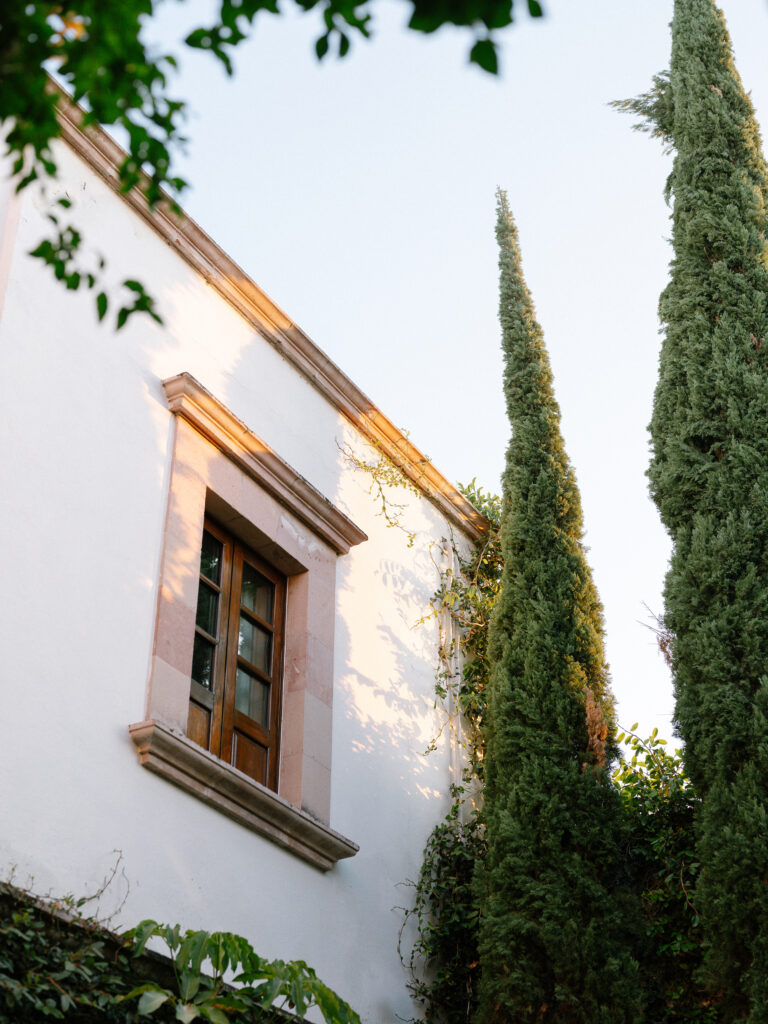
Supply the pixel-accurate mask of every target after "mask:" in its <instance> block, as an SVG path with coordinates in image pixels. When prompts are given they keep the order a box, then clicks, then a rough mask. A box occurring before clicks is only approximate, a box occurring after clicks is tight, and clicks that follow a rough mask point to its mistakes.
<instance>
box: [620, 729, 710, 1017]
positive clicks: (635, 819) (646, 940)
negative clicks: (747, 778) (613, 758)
mask: <svg viewBox="0 0 768 1024" xmlns="http://www.w3.org/2000/svg"><path fill="white" fill-rule="evenodd" d="M633 728H636V726H633ZM618 739H619V741H620V742H621V741H623V740H625V739H626V741H627V743H628V745H629V748H630V757H629V759H628V760H627V759H625V760H622V762H621V764H620V765H619V766H618V767H617V768H616V770H615V771H614V773H613V781H614V784H615V785H616V786H617V787H618V790H619V793H620V794H621V798H622V803H623V805H624V813H625V815H626V820H627V841H626V857H627V871H628V872H629V875H630V878H631V882H632V890H633V893H634V895H635V898H636V899H637V900H638V901H639V903H640V906H641V910H642V922H641V923H642V928H641V930H640V932H639V934H638V935H637V947H636V950H637V958H638V961H639V964H640V986H641V989H642V993H643V1020H644V1021H647V1022H648V1024H694V1022H696V1024H715V1022H716V1021H718V1020H719V1018H718V1015H717V1006H716V1004H715V1003H714V1002H713V1001H712V1000H711V999H710V998H709V997H708V996H707V994H706V992H705V991H704V990H703V989H702V987H701V985H700V984H699V982H698V971H699V968H700V967H701V963H702V959H703V955H704V944H703V934H702V932H703V929H702V923H701V919H700V917H699V914H698V913H697V911H696V907H695V900H696V895H695V892H696V883H697V881H698V875H699V864H698V860H697V858H696V853H695V849H694V826H695V816H696V811H697V809H698V803H699V802H698V800H697V798H696V794H695V792H694V789H693V786H692V784H691V782H690V780H689V779H688V778H687V777H686V775H685V769H684V767H683V761H682V757H681V755H680V753H679V752H678V751H676V752H674V753H670V752H669V751H668V750H666V749H665V748H666V740H663V739H661V738H659V736H658V734H657V731H656V730H655V729H654V731H653V732H652V733H651V735H650V736H649V737H648V738H647V739H645V740H641V739H640V738H639V737H638V736H637V735H635V734H634V733H633V732H631V731H629V732H628V733H627V734H626V735H625V734H624V733H622V734H620V735H619V737H618Z"/></svg>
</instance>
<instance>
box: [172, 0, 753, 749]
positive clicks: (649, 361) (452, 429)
mask: <svg viewBox="0 0 768 1024" xmlns="http://www.w3.org/2000/svg"><path fill="white" fill-rule="evenodd" d="M515 6H516V7H517V8H519V11H520V13H519V15H518V22H517V24H516V25H514V26H512V27H511V28H510V29H508V30H507V31H506V32H505V33H503V34H502V35H501V37H500V38H501V40H502V44H503V46H502V68H501V74H500V76H499V77H498V78H493V77H491V76H489V75H486V74H485V73H484V72H481V71H479V70H478V69H476V68H473V67H470V66H469V65H468V64H467V62H466V55H467V53H468V50H469V46H470V44H471V39H470V37H469V35H468V34H466V33H465V32H461V31H457V30H451V29H445V30H443V31H441V32H439V33H437V34H436V35H435V36H430V37H426V36H418V35H416V34H415V33H412V32H407V33H406V32H404V31H403V29H402V27H401V26H402V25H403V24H404V22H405V21H406V20H407V11H408V5H407V4H405V3H399V2H395V0H392V2H389V0H378V3H374V5H373V10H374V13H375V26H374V32H375V37H374V39H373V40H372V41H371V42H368V43H367V42H365V41H364V40H363V41H359V42H358V41H357V40H355V41H354V42H353V47H352V50H351V52H350V54H349V55H348V57H347V58H345V59H344V60H342V61H338V60H336V59H332V58H327V59H326V60H325V61H324V62H323V63H322V64H318V62H317V61H316V59H315V57H314V51H313V42H314V39H315V38H316V37H317V35H318V34H319V33H320V29H319V28H318V20H317V17H316V16H315V15H313V14H308V15H298V14H295V13H293V12H291V13H289V14H288V15H283V16H281V17H279V18H275V17H273V16H270V15H267V14H264V15H260V16H259V18H257V28H256V31H255V33H254V35H253V38H252V40H251V41H250V42H249V43H248V44H244V45H242V46H241V47H240V48H238V51H237V54H236V57H235V64H236V74H235V77H234V79H231V80H228V79H227V78H226V76H225V75H224V74H223V72H222V71H221V70H220V69H219V67H218V65H217V63H216V62H215V61H214V59H213V58H211V57H210V56H207V55H200V56H198V55H193V54H191V53H189V51H186V50H183V49H182V48H181V47H180V46H178V45H176V43H175V42H174V40H175V39H176V38H178V37H179V35H180V34H181V30H182V28H183V26H184V25H188V26H190V27H194V26H196V25H198V24H202V23H204V21H205V20H206V19H205V11H206V9H209V8H210V5H209V4H208V3H206V2H203V0H199V2H198V0H187V2H186V3H183V4H175V3H173V4H171V3H166V4H165V5H163V6H162V7H161V8H160V15H161V17H160V19H159V20H158V23H157V24H156V25H155V26H153V28H152V33H153V37H154V36H157V37H158V38H162V40H163V43H164V45H165V46H166V47H168V48H170V49H172V50H173V51H174V52H176V53H177V54H178V55H179V56H180V58H181V61H182V66H181V75H180V79H179V81H178V84H177V86H176V87H175V89H174V91H175V92H176V93H177V94H178V95H179V96H180V97H183V98H185V99H188V100H189V101H190V104H191V107H192V110H193V117H192V119H191V120H190V123H189V136H190V143H189V146H188V151H187V156H186V157H185V158H184V159H183V160H182V161H180V163H179V168H178V169H179V171H180V172H181V173H182V174H183V175H184V176H186V177H187V178H188V179H189V180H190V181H191V183H192V188H191V189H190V190H189V191H188V192H187V193H186V194H185V196H184V197H183V199H182V204H183V206H184V207H185V208H186V210H187V211H188V212H189V213H190V215H191V216H193V217H194V218H195V219H196V220H197V221H198V222H199V223H200V224H201V226H202V227H203V228H204V229H205V230H206V231H207V232H208V233H209V234H211V235H212V236H213V238H214V239H215V240H216V241H217V242H218V243H219V244H220V245H221V246H222V247H223V248H224V249H225V250H226V251H227V252H228V253H229V254H230V255H231V256H232V257H233V258H234V259H236V260H237V261H238V262H239V263H240V264H241V266H242V267H243V268H244V270H245V271H246V272H247V273H248V274H249V275H250V276H251V277H253V278H254V279H255V280H256V282H257V283H258V284H259V285H260V286H261V287H262V288H263V289H264V290H265V291H266V292H267V293H268V294H269V295H270V297H271V298H272V299H273V300H274V301H275V302H277V303H278V305H280V306H281V307H282V308H283V309H284V310H285V312H286V313H287V314H288V315H289V316H291V317H292V318H293V319H294V320H296V321H297V322H298V323H299V324H300V325H301V326H302V327H303V328H304V330H305V331H306V332H307V333H308V334H309V336H310V337H311V338H312V339H313V340H314V341H315V342H316V343H317V344H318V345H319V346H320V347H321V348H322V349H323V350H324V351H325V352H326V353H327V354H328V355H329V356H330V357H331V358H332V359H333V360H334V361H335V362H336V363H338V365H339V366H340V367H341V368H342V369H343V370H344V371H345V372H346V373H347V374H348V375H349V376H351V377H352V379H353V380H354V381H355V382H356V383H357V384H358V385H359V386H360V387H361V388H362V389H363V390H364V391H365V392H366V393H367V394H368V395H369V397H370V398H371V399H372V400H373V401H374V402H375V403H376V404H377V405H378V406H379V407H380V408H381V409H382V411H383V412H384V413H385V414H386V415H388V416H389V417H390V418H391V419H392V420H393V421H394V422H395V423H397V425H398V426H400V427H402V428H405V429H407V430H408V431H409V432H410V435H411V438H412V440H413V441H414V443H415V444H416V445H418V446H419V447H420V448H421V449H422V450H423V451H425V452H426V453H427V454H428V455H430V456H431V458H432V460H433V461H434V463H435V465H436V466H437V467H438V468H439V469H440V470H441V471H442V472H443V473H444V474H445V475H446V476H447V477H449V478H450V479H452V480H457V481H461V482H467V481H468V480H470V479H471V478H472V477H477V480H478V482H479V483H480V484H481V485H482V486H483V487H484V488H485V489H486V490H498V488H499V477H500V474H501V471H502V467H503V459H504V450H505V447H506V443H507V439H508V434H509V429H508V425H507V422H506V418H505V414H504V409H503V400H502V394H501V354H500V342H499V328H498V321H497V304H498V298H497V286H498V271H497V254H496V243H495V238H494V223H495V209H494V191H495V188H496V186H497V185H500V186H501V187H502V188H504V189H506V191H507V193H508V196H509V202H510V205H511V208H512V211H513V213H514V215H515V218H516V220H517V223H518V227H519V231H520V241H521V246H522V252H523V263H524V271H525V275H526V278H527V281H528V285H529V287H530V289H531V292H532V294H533V298H534V302H535V304H536V308H537V312H538V318H539V321H540V323H541V324H542V327H543V328H544V334H545V338H546V342H547V346H548V349H549V353H550V357H551V360H552V367H553V371H554V375H555V387H556V393H557V397H558V400H559V402H560V406H561V409H562V415H563V434H564V437H565V443H566V448H567V450H568V453H569V456H570V458H571V461H572V462H573V464H574V466H575V469H576V473H577V477H578V481H579V486H580V489H581V495H582V501H583V505H584V515H585V522H586V531H587V534H586V543H587V544H588V546H589V548H590V552H589V559H590V563H591V565H592V567H593V570H594V574H595V580H596V583H597V586H598V589H599V591H600V594H601V597H602V600H603V603H604V605H605V613H606V632H607V649H608V657H609V660H610V663H611V668H612V675H613V688H614V692H615V694H616V697H617V701H618V708H619V718H620V721H621V723H622V724H623V725H625V726H630V725H631V724H632V723H633V722H635V721H639V722H640V732H641V733H642V734H644V735H645V734H647V733H648V732H650V730H651V729H652V728H653V727H654V726H655V727H658V729H659V732H660V733H661V734H662V735H663V736H667V737H669V738H671V736H672V734H671V726H670V715H671V710H672V692H671V684H670V681H669V677H668V673H667V671H666V668H665V666H664V663H663V660H662V658H661V656H660V654H659V653H658V651H657V650H656V646H655V642H654V639H653V636H652V635H651V633H650V632H649V631H648V630H647V629H646V628H645V627H644V626H643V625H641V622H642V621H643V620H645V621H647V618H648V616H647V612H646V609H645V607H644V605H645V604H647V605H648V606H649V607H650V608H651V609H653V610H654V611H656V612H660V611H661V610H662V602H661V596H660V594H661V586H662V581H663V575H664V571H665V566H666V561H667V557H668V546H667V542H666V538H665V534H664V532H663V530H662V528H661V526H660V524H659V521H658V516H657V514H656V510H655V507H654V506H653V505H652V503H651V502H650V499H649V498H648V496H647V488H646V481H645V475H644V474H645V468H646V464H647V458H648V456H647V431H646V426H647V423H648V420H649V418H650V412H651V401H652V395H653V388H654V384H655V376H656V366H657V358H658V346H659V335H658V320H657V315H656V310H657V303H658V296H659V292H660V291H661V289H662V288H663V286H664V284H665V281H666V276H667V264H668V261H669V258H670V249H669V246H668V244H667V242H666V241H665V239H666V237H667V236H668V235H669V230H670V229H669V221H668V215H669V211H668V209H667V207H666V205H665V203H664V199H663V188H664V182H665V179H666V175H667V173H668V171H669V163H668V160H669V158H666V157H664V156H663V154H662V151H661V147H660V145H659V143H658V142H657V141H655V140H652V139H650V138H649V137H648V136H646V135H642V134H639V133H637V132H633V131H632V130H631V125H632V119H631V118H630V117H628V116H627V115H626V114H619V113H617V112H615V111H613V110H612V109H611V108H610V107H609V106H607V104H608V103H609V101H611V100H614V99H623V98H626V97H628V96H634V95H636V94H638V93H639V92H644V91H646V90H647V89H648V88H649V86H650V84H651V77H652V75H653V74H654V73H656V72H658V71H661V70H662V69H663V68H665V67H667V66H668V61H669V30H668V23H669V20H670V17H671V9H672V5H671V0H664V2H661V0H651V2H649V3H638V2H637V0H546V2H545V3H544V7H545V10H546V12H547V17H546V18H544V19H542V20H537V21H532V20H531V19H530V18H529V17H528V14H527V4H526V3H525V2H524V0H518V2H517V4H516V5H515ZM723 9H724V11H725V14H726V18H727V19H728V24H729V28H730V30H731V36H732V40H733V43H734V49H735V54H736V63H737V66H738V68H739V70H740V72H741V75H742V78H743V80H744V83H745V85H746V87H747V89H750V90H751V91H752V96H753V100H754V102H755V105H756V108H757V113H758V118H759V119H761V115H763V116H762V120H763V122H766V121H768V69H767V68H766V61H765V52H766V46H767V45H768V6H766V3H765V0H728V2H725V3H723Z"/></svg>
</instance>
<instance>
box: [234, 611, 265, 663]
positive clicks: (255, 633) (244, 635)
mask: <svg viewBox="0 0 768 1024" xmlns="http://www.w3.org/2000/svg"><path fill="white" fill-rule="evenodd" d="M237 653H238V654H239V655H240V657H241V658H245V660H246V661H250V663H251V664H252V665H255V666H256V668H260V669H261V671H262V672H266V674H267V675H268V676H271V675H272V634H271V633H268V632H267V631H266V630H265V629H262V628H261V626H256V625H254V624H253V623H252V622H251V621H250V620H249V619H246V617H245V616H244V615H241V616H240V635H239V637H238V642H237Z"/></svg>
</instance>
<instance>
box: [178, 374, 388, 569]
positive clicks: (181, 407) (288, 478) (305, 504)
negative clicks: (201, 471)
mask: <svg viewBox="0 0 768 1024" xmlns="http://www.w3.org/2000/svg"><path fill="white" fill-rule="evenodd" d="M163 388H164V390H165V396H166V398H167V399H168V407H169V409H170V410H171V412H172V413H174V414H175V415H177V416H181V417H182V419H185V420H186V421H187V422H188V423H191V424H192V426H193V427H195V428H196V429H197V430H199V431H200V433H201V434H203V435H204V436H205V437H207V438H208V440H209V441H211V442H213V444H215V445H216V447H217V448H218V449H219V451H222V452H223V453H224V454H225V455H226V456H228V458H230V459H232V461H233V462H234V463H236V464H237V465H238V466H239V467H240V468H241V469H242V470H243V472H244V473H246V474H247V475H248V476H249V477H251V479H253V480H255V481H256V482H257V483H258V484H260V485H261V486H262V487H263V488H264V489H265V490H266V491H268V492H269V493H270V494H271V495H272V497H274V498H276V499H277V500H278V501H279V502H280V504H281V505H283V506H284V507H285V508H287V509H288V510H289V511H291V512H293V514H294V515H295V516H297V517H298V518H299V519H301V521H302V522H304V523H306V525H307V526H309V528H310V529H311V530H312V531H313V532H314V533H316V534H317V535H318V536H319V537H322V538H323V540H324V541H326V543H328V544H330V546H331V547H332V548H333V549H334V551H336V553H337V554H339V555H345V554H346V553H347V552H348V551H349V549H350V548H351V547H354V545H355V544H361V543H362V542H363V541H364V540H367V539H368V538H367V536H366V534H365V533H363V531H362V530H361V529H360V528H359V527H358V526H355V524H354V523H353V522H352V520H351V519H348V518H347V516H345V515H344V513H343V512H340V511H339V510H338V509H337V508H336V507H335V506H334V505H332V504H331V502H330V501H329V500H328V499H327V498H326V497H325V496H324V495H323V494H321V493H320V491H318V490H317V489H316V488H315V487H313V486H312V484H311V483H309V481H308V480H305V479H304V477H303V476H301V475H300V474H299V473H297V472H296V470H295V469H292V468H291V467H290V466H289V465H288V463H287V462H286V461H285V460H284V459H281V458H280V456H279V455H278V454H277V453H276V452H274V451H272V449H271V448H270V447H269V446H268V445H267V444H265V443H264V442H263V441H262V440H260V439H259V438H258V437H257V436H256V435H255V434H254V433H252V432H251V431H250V430H249V429H248V427H247V426H246V425H245V424H244V423H242V422H241V421H240V420H239V419H238V418H237V417H236V416H234V415H233V414H232V413H231V412H230V411H229V409H227V407H226V406H225V405H222V403H221V402H220V401H219V400H218V399H217V398H214V397H213V395H212V394H211V393H210V391H206V389H205V388H204V387H203V386H202V384H200V383H199V382H198V381H197V380H195V378H194V377H193V376H191V374H189V373H179V374H177V375H176V376H175V377H168V378H167V379H166V380H164V381H163Z"/></svg>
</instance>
